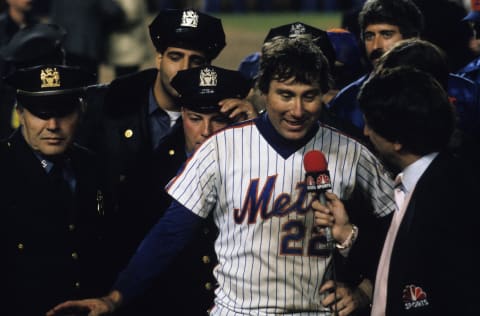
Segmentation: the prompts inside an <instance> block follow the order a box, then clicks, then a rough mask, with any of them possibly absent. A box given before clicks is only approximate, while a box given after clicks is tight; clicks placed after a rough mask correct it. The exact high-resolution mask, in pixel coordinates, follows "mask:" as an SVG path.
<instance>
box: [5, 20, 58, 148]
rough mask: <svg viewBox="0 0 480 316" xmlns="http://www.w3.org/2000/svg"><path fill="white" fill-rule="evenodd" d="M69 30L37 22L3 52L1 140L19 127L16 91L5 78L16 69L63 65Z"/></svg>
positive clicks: (18, 33)
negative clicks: (64, 47)
mask: <svg viewBox="0 0 480 316" xmlns="http://www.w3.org/2000/svg"><path fill="white" fill-rule="evenodd" d="M65 36H66V31H65V30H64V29H63V28H61V27H60V26H58V25H56V24H51V23H48V24H44V23H37V24H33V25H29V26H26V27H24V28H22V29H21V30H19V31H18V32H16V33H15V35H14V36H13V37H12V39H11V40H10V41H9V42H8V44H7V45H6V46H4V47H2V48H1V49H0V76H1V78H2V79H0V138H2V139H3V138H6V137H8V136H9V135H10V134H11V133H12V132H13V130H14V129H15V128H17V127H18V118H17V116H16V114H15V110H14V105H15V89H13V88H12V87H10V86H8V85H5V84H4V82H3V77H4V76H6V75H8V74H9V73H11V72H12V71H14V70H15V69H19V68H25V67H32V66H36V65H43V64H64V63H65V53H64V50H63V40H64V38H65Z"/></svg>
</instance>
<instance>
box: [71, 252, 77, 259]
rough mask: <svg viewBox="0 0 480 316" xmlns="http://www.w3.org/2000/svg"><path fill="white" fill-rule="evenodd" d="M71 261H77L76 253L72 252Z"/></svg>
mask: <svg viewBox="0 0 480 316" xmlns="http://www.w3.org/2000/svg"><path fill="white" fill-rule="evenodd" d="M72 259H73V260H77V259H78V253H76V252H72Z"/></svg>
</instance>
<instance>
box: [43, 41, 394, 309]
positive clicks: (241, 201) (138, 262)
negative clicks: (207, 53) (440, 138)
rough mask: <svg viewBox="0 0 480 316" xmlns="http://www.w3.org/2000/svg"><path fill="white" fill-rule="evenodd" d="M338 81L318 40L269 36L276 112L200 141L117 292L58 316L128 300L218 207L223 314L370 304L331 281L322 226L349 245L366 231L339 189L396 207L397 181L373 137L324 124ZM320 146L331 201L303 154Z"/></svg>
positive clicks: (269, 91) (268, 78) (262, 82)
mask: <svg viewBox="0 0 480 316" xmlns="http://www.w3.org/2000/svg"><path fill="white" fill-rule="evenodd" d="M329 80H330V77H329V75H328V64H327V62H326V59H325V57H324V55H323V53H322V52H321V50H320V49H319V48H318V47H317V46H316V45H315V44H313V43H312V42H311V41H308V40H305V39H289V38H279V39H276V40H273V41H272V42H270V43H268V44H266V45H264V47H263V50H262V62H261V69H260V75H259V87H260V89H261V91H262V92H263V93H264V95H265V97H266V101H267V107H266V113H264V114H262V115H261V116H260V117H258V118H256V119H253V120H250V121H245V122H243V123H238V124H237V125H233V126H231V127H228V128H226V129H224V130H222V131H221V132H219V133H216V134H214V135H213V136H212V137H210V138H209V139H207V140H206V141H205V142H204V143H203V144H202V145H201V146H200V147H199V148H198V150H196V151H195V153H194V154H193V155H192V157H191V158H190V159H189V160H188V161H187V163H186V165H185V166H184V167H183V169H182V170H181V171H180V172H179V173H178V175H177V176H176V177H175V178H174V179H172V180H171V181H170V183H169V185H168V186H167V188H168V192H169V194H170V195H171V196H172V197H173V199H174V202H173V203H172V205H171V206H170V209H169V211H167V214H166V215H165V217H164V218H163V220H161V221H160V222H159V223H158V224H157V225H156V226H155V227H154V228H153V229H152V230H151V231H150V233H149V235H147V237H146V238H145V239H144V241H143V242H142V244H141V245H140V247H139V249H138V250H137V253H136V254H135V256H134V257H133V258H132V260H131V261H130V263H129V266H128V267H127V268H126V269H125V270H124V271H123V272H122V274H121V275H120V276H119V278H118V279H117V282H116V283H115V285H114V286H113V289H114V290H113V291H112V292H111V293H110V294H108V295H107V296H105V297H102V298H96V299H86V300H80V301H70V302H65V303H62V304H60V305H58V306H56V307H54V308H53V309H52V310H51V311H49V312H48V314H47V315H49V316H52V315H58V313H60V312H63V311H67V310H68V311H71V310H72V309H76V308H77V309H78V308H80V309H83V310H84V311H85V310H88V311H90V314H89V315H101V314H103V313H108V312H112V311H113V310H115V309H116V308H117V307H118V306H119V305H121V304H122V303H125V302H128V301H129V300H130V299H131V298H132V297H134V296H135V295H138V293H139V292H140V291H141V290H142V289H143V288H145V287H146V286H148V284H149V282H150V280H151V279H152V278H153V277H154V276H155V275H157V274H158V273H161V272H162V271H163V270H164V269H165V267H166V266H167V265H168V262H169V258H170V257H172V256H173V255H174V254H175V253H176V252H177V251H178V249H180V248H182V245H183V244H184V243H185V242H186V241H187V240H188V239H189V236H191V234H192V233H193V232H194V231H195V227H197V226H198V225H199V223H201V222H202V220H203V219H204V218H206V217H207V215H208V214H210V213H211V212H213V218H214V221H215V224H216V225H217V227H218V228H219V236H218V238H217V239H216V241H215V251H216V253H217V255H218V260H219V264H218V265H217V266H216V268H215V270H214V274H215V277H216V279H217V282H218V287H217V289H216V291H215V295H216V297H215V302H214V303H215V304H214V307H213V308H212V310H211V312H210V314H211V315H215V316H219V315H222V316H225V315H273V314H285V315H331V314H332V311H338V315H348V314H350V313H351V312H352V311H354V310H355V309H356V308H358V307H359V306H358V304H359V303H358V300H357V299H356V298H354V297H353V296H354V295H355V293H356V292H355V291H350V290H348V289H346V288H345V287H342V286H339V287H337V288H336V291H334V292H333V293H331V292H330V291H328V290H332V288H331V287H332V283H331V281H328V280H329V279H330V277H331V275H330V268H331V265H330V263H331V261H332V251H330V249H328V248H327V247H326V238H325V235H324V232H325V229H320V230H319V229H313V228H314V227H317V226H320V227H325V226H328V227H330V228H331V231H332V235H333V238H334V239H335V241H336V246H337V247H338V248H341V250H339V249H337V248H335V249H333V252H336V251H337V250H338V251H341V252H342V254H344V255H347V254H348V252H349V250H350V249H351V247H352V244H353V243H354V241H355V239H356V237H357V236H358V235H359V234H361V232H360V231H359V230H358V228H357V227H356V226H355V225H353V224H351V223H350V221H349V216H348V215H347V213H346V210H345V209H344V208H343V204H341V203H339V202H338V201H339V198H341V199H348V198H349V197H351V196H352V195H353V194H354V192H355V193H357V192H358V193H361V194H363V195H364V196H365V197H368V199H369V201H370V204H371V207H372V210H373V212H374V214H375V215H376V216H378V217H382V216H385V215H386V214H389V213H390V212H392V211H393V210H394V202H393V200H392V198H391V196H393V193H392V192H393V189H392V180H391V178H390V177H389V175H388V174H387V173H385V172H384V171H383V168H382V167H381V163H380V162H379V161H378V160H377V158H376V157H375V156H374V155H373V154H372V153H371V152H370V151H369V150H368V149H367V148H366V147H364V146H363V145H362V144H360V143H358V142H357V141H356V140H354V139H351V138H349V137H347V136H345V135H342V134H340V133H338V132H337V131H336V130H334V129H332V128H329V127H327V126H323V125H321V124H320V123H319V121H318V116H319V115H320V111H321V104H322V103H321V97H322V94H324V93H325V92H326V91H328V89H329V82H330V81H329ZM310 150H320V151H322V152H323V153H324V154H325V157H326V159H327V161H328V168H329V171H330V176H331V182H332V192H329V193H326V197H327V202H326V203H325V205H324V204H321V203H320V202H318V201H316V200H315V201H314V202H312V200H313V197H312V196H311V195H310V194H308V193H307V191H306V185H305V171H304V169H303V165H302V161H303V157H304V155H305V154H306V153H307V152H308V151H310ZM312 209H313V211H312ZM186 286H187V285H186ZM334 299H335V300H334ZM186 303H188V302H186Z"/></svg>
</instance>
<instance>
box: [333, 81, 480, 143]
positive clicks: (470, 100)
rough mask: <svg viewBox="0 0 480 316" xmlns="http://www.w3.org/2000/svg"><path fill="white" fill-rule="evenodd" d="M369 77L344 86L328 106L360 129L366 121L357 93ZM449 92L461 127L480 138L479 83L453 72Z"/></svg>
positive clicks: (338, 115) (341, 117) (449, 82)
mask: <svg viewBox="0 0 480 316" xmlns="http://www.w3.org/2000/svg"><path fill="white" fill-rule="evenodd" d="M367 78H368V75H365V76H363V77H361V78H359V79H358V80H356V81H354V82H352V83H351V84H349V85H348V86H346V87H345V88H343V89H342V90H341V91H340V92H339V93H338V94H337V95H336V97H335V98H334V99H332V100H331V102H330V104H329V105H328V108H329V109H330V110H331V111H332V112H333V113H334V114H335V115H336V116H337V117H339V118H340V119H345V120H347V121H350V122H351V123H352V124H353V125H355V126H356V127H358V128H359V129H360V130H363V127H364V121H363V114H362V112H361V111H360V108H359V106H358V101H357V95H358V93H359V91H360V87H361V86H362V84H363V83H364V82H365V81H366V80H367ZM447 93H448V95H449V97H450V100H451V101H452V103H453V104H454V105H455V108H456V111H457V114H458V118H459V122H458V127H459V129H461V130H462V131H464V132H466V133H468V134H469V135H471V136H472V137H475V138H477V139H480V113H479V111H480V104H479V87H478V85H477V84H476V83H475V82H473V81H472V80H469V79H467V78H463V77H460V76H459V75H456V74H452V73H451V74H449V77H448V88H447Z"/></svg>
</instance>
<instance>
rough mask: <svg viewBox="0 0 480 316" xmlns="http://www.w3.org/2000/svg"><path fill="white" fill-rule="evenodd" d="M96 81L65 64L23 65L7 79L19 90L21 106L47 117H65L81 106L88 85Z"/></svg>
mask: <svg viewBox="0 0 480 316" xmlns="http://www.w3.org/2000/svg"><path fill="white" fill-rule="evenodd" d="M95 80H96V78H95V76H94V75H93V74H90V73H87V72H85V71H83V70H82V69H80V68H78V67H71V66H63V65H41V66H34V67H29V68H21V69H17V70H16V71H15V72H13V73H12V74H10V75H9V76H7V77H6V78H5V82H6V83H7V84H9V85H11V86H12V87H14V88H15V89H16V96H17V102H18V103H19V105H21V106H23V107H24V108H26V109H28V110H29V111H30V112H32V113H33V114H34V115H36V116H38V117H40V118H43V119H46V118H50V117H63V116H65V115H68V114H70V113H72V112H73V111H74V110H75V109H78V107H79V106H80V104H81V101H80V98H82V97H83V96H84V93H85V88H86V87H87V86H89V85H91V84H94V83H95Z"/></svg>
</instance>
